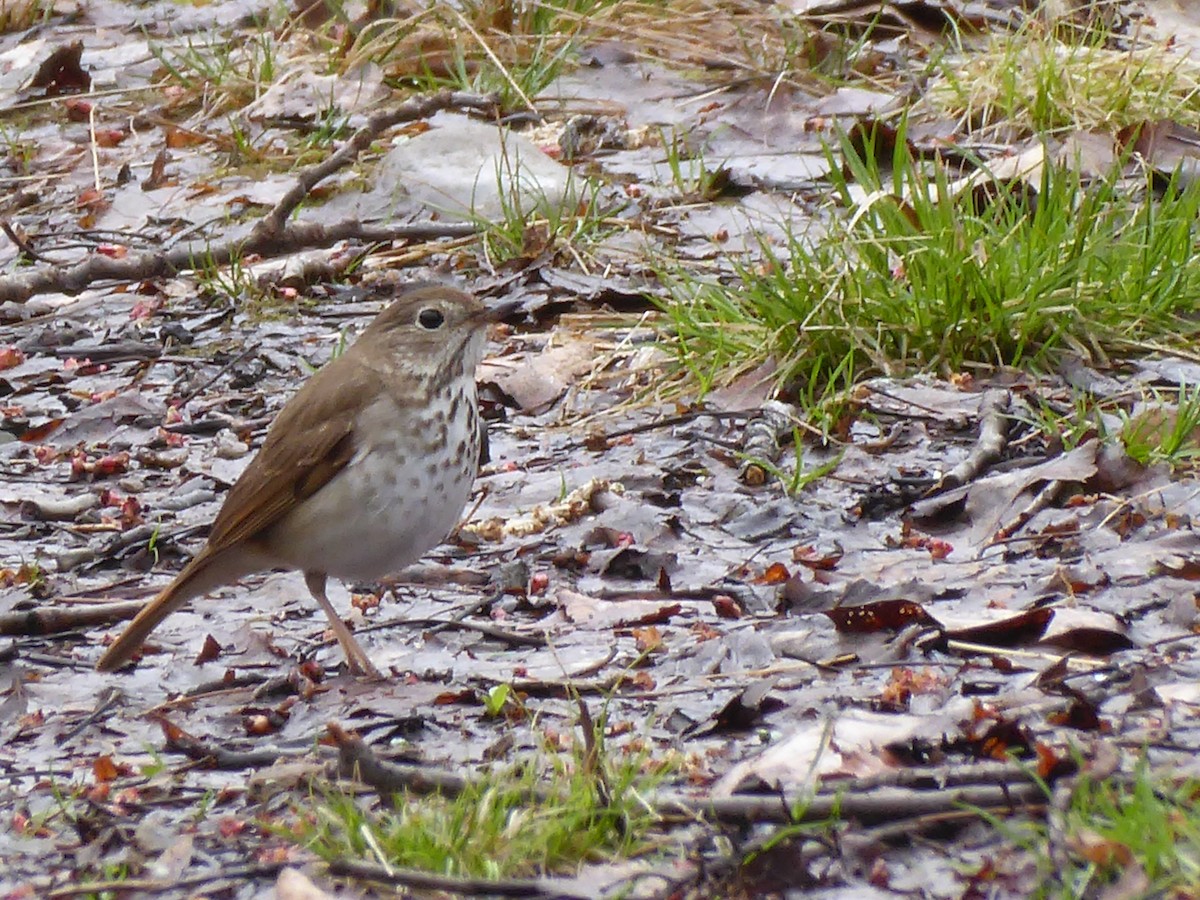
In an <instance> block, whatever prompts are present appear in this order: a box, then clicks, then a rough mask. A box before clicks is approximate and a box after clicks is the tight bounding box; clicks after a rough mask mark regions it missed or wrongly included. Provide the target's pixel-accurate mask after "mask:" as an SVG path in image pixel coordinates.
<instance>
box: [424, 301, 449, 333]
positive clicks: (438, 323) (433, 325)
mask: <svg viewBox="0 0 1200 900" xmlns="http://www.w3.org/2000/svg"><path fill="white" fill-rule="evenodd" d="M445 322H446V317H445V316H444V315H442V311H441V310H440V309H434V308H433V307H432V306H427V307H425V308H424V309H423V310H421V311H420V312H419V313H417V324H418V325H420V326H421V327H422V328H424V329H425V330H426V331H436V330H437V329H439V328H441V327H442V325H444V324H445Z"/></svg>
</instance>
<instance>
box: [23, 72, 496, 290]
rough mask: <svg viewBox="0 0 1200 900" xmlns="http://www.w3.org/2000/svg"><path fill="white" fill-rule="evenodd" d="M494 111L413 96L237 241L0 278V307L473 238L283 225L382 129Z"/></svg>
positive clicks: (440, 229) (404, 229)
mask: <svg viewBox="0 0 1200 900" xmlns="http://www.w3.org/2000/svg"><path fill="white" fill-rule="evenodd" d="M494 108H495V100H494V99H493V98H491V97H487V96H482V95H479V94H467V93H462V92H457V91H441V92H438V93H436V94H430V95H428V96H423V97H413V98H411V99H409V100H406V101H405V102H403V103H401V104H400V105H399V106H397V107H395V108H393V109H390V110H387V111H386V112H382V113H378V114H376V115H374V116H372V117H371V118H370V119H369V120H368V121H367V123H366V124H365V125H363V127H362V128H360V129H358V131H356V132H355V133H354V134H353V135H352V136H351V137H350V139H349V140H348V141H347V142H346V143H345V144H343V145H342V146H341V147H340V148H338V150H337V152H335V153H333V154H331V155H330V156H329V157H327V158H326V159H324V160H322V161H321V162H319V163H317V164H316V165H314V166H310V167H309V168H307V169H305V170H304V171H302V172H301V173H300V174H299V175H298V176H297V177H296V182H295V184H293V185H292V187H290V188H289V189H288V191H287V192H286V193H285V194H284V195H283V197H282V198H280V200H279V202H278V203H276V204H275V206H274V207H272V209H271V210H270V211H269V212H268V213H267V214H266V215H265V216H264V217H263V218H262V219H261V220H260V221H259V222H258V223H257V224H256V225H255V226H254V228H253V230H251V232H250V234H249V235H248V236H247V237H246V238H244V239H242V240H231V241H227V242H225V243H222V244H188V245H185V246H183V247H176V248H174V249H172V250H169V251H160V252H153V251H146V252H142V253H136V254H131V255H129V256H126V257H124V258H121V259H117V258H114V257H110V256H103V255H100V254H93V255H91V256H89V257H88V258H87V259H85V260H84V261H83V262H81V263H77V264H75V265H71V266H52V265H42V266H37V267H35V268H32V269H30V270H28V271H26V272H22V273H21V274H19V275H10V276H6V277H3V278H0V303H24V302H25V301H27V300H28V299H29V298H30V297H33V296H36V295H38V294H45V293H63V294H78V293H80V292H81V291H83V290H85V289H86V288H88V287H89V286H91V285H93V284H95V283H96V282H99V281H142V280H146V279H150V278H163V277H169V276H173V275H176V274H178V273H179V272H181V271H183V270H186V269H194V268H196V266H197V261H203V262H204V263H205V264H208V265H217V266H223V265H226V264H227V263H229V262H230V261H231V260H233V259H235V258H239V257H243V256H249V255H254V256H258V257H260V258H264V259H266V258H271V257H276V256H284V255H287V254H289V253H295V252H297V251H299V250H307V249H312V248H316V247H328V246H330V245H331V244H335V243H337V242H338V241H343V240H351V239H353V240H360V241H365V242H368V243H386V242H390V241H395V240H433V239H436V238H444V237H465V236H469V235H472V234H475V233H476V232H477V231H478V230H479V227H478V226H477V225H476V224H474V223H472V222H444V223H443V222H420V223H409V224H397V225H371V224H367V223H364V222H362V221H360V220H358V219H346V220H343V221H341V222H335V223H333V224H330V225H323V224H320V223H317V222H290V223H289V222H288V219H289V218H290V217H291V215H292V214H293V213H294V212H295V211H296V208H297V207H298V206H299V205H300V204H301V203H302V202H303V201H304V198H305V197H307V196H308V195H309V193H310V192H311V191H312V189H313V188H314V187H315V186H316V185H317V184H319V183H320V182H321V181H323V180H324V179H326V178H328V177H329V176H330V175H332V174H333V173H334V172H336V171H338V170H339V169H341V168H343V167H344V166H347V165H349V164H350V163H351V162H352V161H353V160H354V159H355V158H357V156H358V155H359V154H360V153H361V152H362V151H363V150H365V149H367V148H368V147H369V146H370V145H371V142H372V141H374V140H375V138H377V137H378V136H379V135H380V133H382V132H383V131H384V130H386V129H387V128H390V127H392V126H393V125H398V124H400V123H401V122H412V121H415V120H418V119H424V118H427V117H428V116H431V115H433V114H434V113H436V112H439V111H441V110H443V109H475V110H485V111H490V110H492V109H494Z"/></svg>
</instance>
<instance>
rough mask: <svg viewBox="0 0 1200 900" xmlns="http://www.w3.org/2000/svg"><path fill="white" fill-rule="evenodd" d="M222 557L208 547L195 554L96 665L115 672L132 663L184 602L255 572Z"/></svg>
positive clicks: (143, 608) (102, 670) (98, 667)
mask: <svg viewBox="0 0 1200 900" xmlns="http://www.w3.org/2000/svg"><path fill="white" fill-rule="evenodd" d="M221 556H222V555H221V554H213V553H209V552H208V549H207V548H205V549H204V550H201V551H200V552H199V553H198V554H196V556H194V557H192V561H191V562H189V563H188V564H187V565H186V566H184V567H183V571H181V572H180V573H179V575H178V576H176V578H175V580H174V581H172V582H171V583H170V584H169V585H167V586H166V587H165V588H163V590H162V591H161V592H159V594H158V596H156V597H155V598H154V599H153V600H151V601H150V602H149V603H147V604H146V605H145V606H143V607H142V610H141V612H139V613H138V614H137V615H136V616H135V617H134V619H133V621H132V622H130V623H129V624H128V625H127V626H126V627H125V630H124V631H122V632H121V634H120V635H119V636H118V637H117V639H116V640H115V641H113V642H112V644H110V645H109V647H108V649H107V650H105V651H104V655H103V656H101V657H100V660H99V662H97V663H96V668H97V669H98V670H100V671H101V672H111V671H113V669H117V668H120V667H121V666H123V665H124V664H125V663H127V662H129V660H130V659H131V658H132V657H133V654H135V653H136V652H137V651H138V649H139V648H140V647H141V646H142V644H143V643H145V641H146V638H148V637H149V636H150V632H152V631H153V630H154V629H155V628H157V627H158V626H159V624H160V623H161V622H162V620H163V619H165V618H166V617H167V616H169V615H170V614H171V613H173V612H175V610H177V609H179V607H181V606H183V604H185V603H187V602H188V601H189V600H191V599H192V598H193V597H196V596H199V595H200V594H205V593H208V592H209V591H210V590H212V589H213V588H215V587H217V586H219V585H222V584H228V583H229V582H230V581H235V580H237V579H238V578H240V577H242V576H243V575H246V574H249V572H250V571H253V568H249V569H247V570H242V569H240V567H237V568H235V567H231V566H229V565H226V564H225V563H224V561H223V560H222V559H221ZM231 569H234V570H233V571H231Z"/></svg>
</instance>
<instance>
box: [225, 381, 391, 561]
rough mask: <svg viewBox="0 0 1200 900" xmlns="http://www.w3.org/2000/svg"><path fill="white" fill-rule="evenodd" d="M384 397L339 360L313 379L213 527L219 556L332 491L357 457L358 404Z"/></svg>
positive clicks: (229, 497) (231, 494) (286, 412)
mask: <svg viewBox="0 0 1200 900" xmlns="http://www.w3.org/2000/svg"><path fill="white" fill-rule="evenodd" d="M380 389H381V385H380V376H379V375H378V374H377V373H376V372H375V371H373V370H372V369H370V368H369V367H367V366H364V365H361V364H359V363H357V362H356V361H355V360H354V359H353V358H351V357H339V358H338V359H336V360H334V361H333V362H331V363H329V364H328V365H326V366H325V367H324V368H323V369H321V370H320V371H319V372H317V374H315V375H314V376H312V378H310V379H309V380H308V381H307V382H306V383H305V385H304V387H302V388H301V389H300V390H299V391H298V392H297V393H296V395H295V396H294V397H292V399H291V400H289V401H288V402H287V404H286V405H285V406H284V407H283V409H282V410H281V411H280V413H279V415H278V417H276V419H275V422H274V423H273V424H272V425H271V428H270V430H269V431H268V432H267V437H266V440H264V441H263V445H262V448H261V449H260V450H259V451H258V454H257V455H256V456H255V457H254V459H253V460H252V461H251V462H250V465H249V466H247V467H246V470H245V471H244V472H243V473H242V476H241V477H240V478H239V479H238V480H237V482H236V483H235V484H234V486H233V487H232V488H231V489H230V491H229V494H228V495H227V496H226V497H225V503H224V505H223V506H222V507H221V512H220V513H218V514H217V518H216V521H215V522H213V527H212V531H211V532H210V533H209V536H208V546H209V549H210V550H211V551H213V552H217V551H220V550H222V549H224V548H226V547H230V546H233V545H235V544H238V543H241V542H242V541H245V540H252V539H253V538H255V537H257V536H258V535H260V534H261V533H262V532H263V531H265V530H266V529H268V528H270V527H271V526H272V525H274V524H275V523H276V522H278V521H279V520H280V519H282V518H283V517H284V516H285V515H287V513H288V512H290V511H291V509H292V508H293V507H295V506H296V504H298V503H300V502H301V501H303V500H304V499H305V498H307V497H311V496H312V495H313V494H315V493H316V492H317V491H319V490H320V489H321V488H322V487H324V486H325V485H326V484H328V483H329V481H330V479H332V478H333V476H335V475H336V474H337V473H338V472H340V471H341V470H342V469H343V468H345V467H346V464H347V463H349V462H350V460H351V459H352V458H353V456H354V451H355V449H356V447H355V440H354V422H355V418H356V414H357V412H358V411H359V409H358V404H356V403H354V402H353V401H354V400H356V399H358V398H360V397H362V396H364V395H369V394H370V393H372V392H377V391H379V390H380Z"/></svg>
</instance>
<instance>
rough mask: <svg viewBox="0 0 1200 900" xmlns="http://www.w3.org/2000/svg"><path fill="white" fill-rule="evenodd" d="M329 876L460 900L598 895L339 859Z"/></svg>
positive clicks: (548, 882) (570, 899)
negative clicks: (470, 899)
mask: <svg viewBox="0 0 1200 900" xmlns="http://www.w3.org/2000/svg"><path fill="white" fill-rule="evenodd" d="M329 874H330V875H338V876H341V877H345V878H361V879H363V880H365V881H376V882H379V883H380V884H393V885H404V886H405V887H408V888H414V889H417V890H430V891H444V892H445V893H448V894H457V895H459V896H461V897H545V898H559V900H594V898H595V894H593V893H590V892H588V893H583V892H580V891H578V890H572V889H571V888H569V887H568V886H567V885H565V884H560V883H556V882H555V881H554V880H553V879H550V878H504V879H496V880H492V879H488V878H456V877H455V876H453V875H435V874H433V873H432V872H421V871H418V870H416V869H397V868H396V867H394V866H389V867H387V868H386V869H385V868H384V867H383V866H376V865H372V864H371V863H364V862H357V861H355V860H350V859H336V860H334V861H333V862H331V863H330V864H329Z"/></svg>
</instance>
